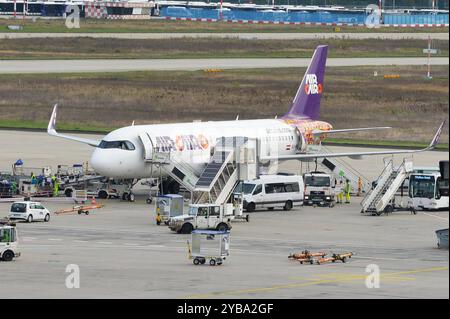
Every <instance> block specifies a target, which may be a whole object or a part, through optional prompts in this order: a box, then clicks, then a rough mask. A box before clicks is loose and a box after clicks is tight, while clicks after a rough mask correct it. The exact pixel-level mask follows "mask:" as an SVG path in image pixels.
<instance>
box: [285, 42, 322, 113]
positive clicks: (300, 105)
mask: <svg viewBox="0 0 450 319" xmlns="http://www.w3.org/2000/svg"><path fill="white" fill-rule="evenodd" d="M327 52H328V46H327V45H319V46H318V47H317V48H316V50H315V51H314V55H313V57H312V59H311V63H310V64H309V66H308V69H307V70H306V73H305V75H304V76H303V80H302V83H301V84H300V87H299V88H298V91H297V94H296V95H295V98H294V100H293V101H292V107H291V109H290V110H289V112H288V113H286V114H285V115H284V117H283V118H288V119H298V118H310V119H312V120H317V119H318V118H319V112H320V98H321V97H322V92H323V80H324V77H325V64H326V61H327Z"/></svg>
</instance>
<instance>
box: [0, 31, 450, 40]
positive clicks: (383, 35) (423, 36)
mask: <svg viewBox="0 0 450 319" xmlns="http://www.w3.org/2000/svg"><path fill="white" fill-rule="evenodd" d="M429 36H430V37H431V39H432V40H447V41H448V40H449V34H448V33H445V32H442V33H434V32H432V33H426V32H423V33H419V32H417V33H414V32H405V33H387V32H378V33H377V32H374V33H368V32H364V33H356V32H345V33H294V32H292V33H279V32H270V33H253V32H249V33H239V32H233V33H191V32H189V33H188V32H180V33H178V32H177V33H170V32H169V33H165V32H164V33H162V32H161V33H103V32H101V33H91V32H89V33H82V32H80V33H78V32H77V33H75V32H74V33H41V32H20V33H12V32H1V33H0V39H29V38H81V37H84V38H113V39H139V40H141V39H180V38H216V39H217V38H219V39H223V38H232V39H244V40H249V39H257V40H311V39H347V40H348V39H355V40H362V39H387V40H400V39H414V40H427V39H428V37H429Z"/></svg>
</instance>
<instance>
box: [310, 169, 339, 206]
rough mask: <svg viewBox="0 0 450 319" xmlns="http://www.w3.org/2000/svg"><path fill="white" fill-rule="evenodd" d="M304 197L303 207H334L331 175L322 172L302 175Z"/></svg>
mask: <svg viewBox="0 0 450 319" xmlns="http://www.w3.org/2000/svg"><path fill="white" fill-rule="evenodd" d="M303 179H304V183H305V195H304V199H303V205H305V206H307V205H318V206H328V207H333V206H334V191H333V189H332V187H331V175H329V174H325V173H323V172H310V173H306V174H304V175H303Z"/></svg>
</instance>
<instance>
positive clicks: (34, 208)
mask: <svg viewBox="0 0 450 319" xmlns="http://www.w3.org/2000/svg"><path fill="white" fill-rule="evenodd" d="M9 218H10V219H21V220H26V221H27V222H29V223H31V222H32V221H34V220H43V221H45V222H48V221H50V212H49V210H48V209H47V208H45V207H44V206H42V204H41V203H38V202H27V201H24V202H15V203H13V204H12V205H11V210H10V212H9Z"/></svg>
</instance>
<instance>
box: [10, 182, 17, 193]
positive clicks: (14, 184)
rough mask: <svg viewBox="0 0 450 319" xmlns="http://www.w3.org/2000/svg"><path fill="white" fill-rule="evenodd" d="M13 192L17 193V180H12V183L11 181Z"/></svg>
mask: <svg viewBox="0 0 450 319" xmlns="http://www.w3.org/2000/svg"><path fill="white" fill-rule="evenodd" d="M11 192H12V193H13V194H17V183H16V181H12V183H11Z"/></svg>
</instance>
